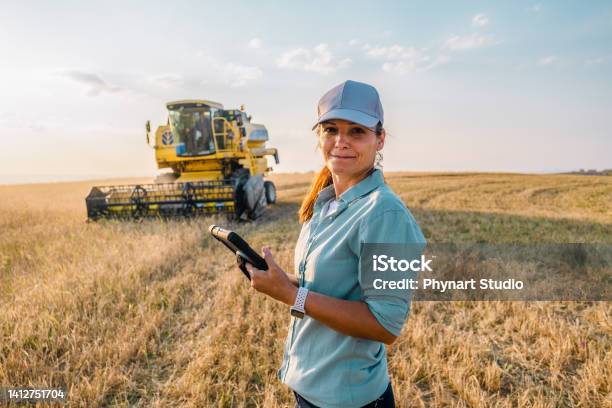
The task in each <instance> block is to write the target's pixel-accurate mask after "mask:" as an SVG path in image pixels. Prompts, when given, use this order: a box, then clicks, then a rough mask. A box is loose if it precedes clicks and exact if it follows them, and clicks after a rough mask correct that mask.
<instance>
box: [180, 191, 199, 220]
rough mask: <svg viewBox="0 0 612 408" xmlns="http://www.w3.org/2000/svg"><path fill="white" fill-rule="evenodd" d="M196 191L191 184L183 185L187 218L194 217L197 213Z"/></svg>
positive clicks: (184, 209) (184, 208) (184, 211)
mask: <svg viewBox="0 0 612 408" xmlns="http://www.w3.org/2000/svg"><path fill="white" fill-rule="evenodd" d="M196 198H197V197H196V189H195V187H194V186H193V184H191V183H185V184H184V185H183V199H184V200H185V204H184V206H183V214H184V215H186V216H192V215H195V213H196V208H197V207H196V203H195V200H196Z"/></svg>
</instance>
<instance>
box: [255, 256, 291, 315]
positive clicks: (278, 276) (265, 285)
mask: <svg viewBox="0 0 612 408" xmlns="http://www.w3.org/2000/svg"><path fill="white" fill-rule="evenodd" d="M262 252H263V257H264V259H265V260H266V263H267V264H268V270H267V271H262V270H261V269H257V268H255V267H254V266H253V265H251V264H249V263H247V264H246V269H247V271H248V272H249V275H251V287H252V288H253V289H255V290H256V291H258V292H261V293H265V294H266V295H268V296H270V297H272V298H274V299H276V300H279V301H281V302H283V303H285V304H287V305H289V306H291V305H293V303H294V301H295V297H296V294H297V287H296V286H295V285H294V284H293V283H292V282H291V280H290V279H289V276H287V274H286V273H285V271H283V270H282V269H281V267H280V266H278V264H277V263H276V261H274V257H272V253H271V252H270V248H268V247H263V249H262Z"/></svg>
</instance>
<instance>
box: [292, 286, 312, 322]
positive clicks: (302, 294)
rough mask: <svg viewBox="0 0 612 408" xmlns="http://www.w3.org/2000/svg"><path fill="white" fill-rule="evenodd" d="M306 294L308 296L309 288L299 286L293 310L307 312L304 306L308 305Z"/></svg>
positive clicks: (301, 312)
mask: <svg viewBox="0 0 612 408" xmlns="http://www.w3.org/2000/svg"><path fill="white" fill-rule="evenodd" d="M306 296H308V289H306V288H304V287H299V288H298V291H297V295H296V297H295V303H294V305H293V306H291V311H292V312H293V311H295V312H299V313H300V314H302V315H304V314H306V310H305V309H304V306H305V305H306Z"/></svg>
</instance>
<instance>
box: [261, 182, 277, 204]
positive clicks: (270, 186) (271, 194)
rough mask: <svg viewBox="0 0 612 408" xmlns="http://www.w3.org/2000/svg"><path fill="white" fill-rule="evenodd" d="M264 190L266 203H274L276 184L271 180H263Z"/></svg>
mask: <svg viewBox="0 0 612 408" xmlns="http://www.w3.org/2000/svg"><path fill="white" fill-rule="evenodd" d="M264 190H265V191H266V201H267V202H268V204H274V203H276V186H275V185H274V183H273V182H271V181H264Z"/></svg>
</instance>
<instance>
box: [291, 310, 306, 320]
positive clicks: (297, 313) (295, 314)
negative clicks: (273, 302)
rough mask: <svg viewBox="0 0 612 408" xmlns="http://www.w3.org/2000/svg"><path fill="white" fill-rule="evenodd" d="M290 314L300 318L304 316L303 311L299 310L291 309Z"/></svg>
mask: <svg viewBox="0 0 612 408" xmlns="http://www.w3.org/2000/svg"><path fill="white" fill-rule="evenodd" d="M291 316H295V317H297V318H298V319H301V318H303V317H304V313H302V312H300V311H299V310H295V309H291Z"/></svg>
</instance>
